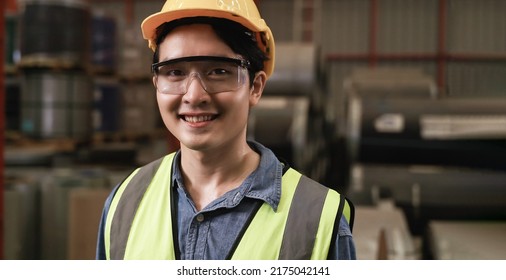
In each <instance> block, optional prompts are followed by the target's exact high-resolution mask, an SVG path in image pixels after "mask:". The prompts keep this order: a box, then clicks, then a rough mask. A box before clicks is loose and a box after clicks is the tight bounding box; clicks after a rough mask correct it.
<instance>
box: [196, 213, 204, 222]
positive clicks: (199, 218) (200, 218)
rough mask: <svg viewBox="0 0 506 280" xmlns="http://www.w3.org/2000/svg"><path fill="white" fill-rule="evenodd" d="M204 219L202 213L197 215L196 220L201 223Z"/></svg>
mask: <svg viewBox="0 0 506 280" xmlns="http://www.w3.org/2000/svg"><path fill="white" fill-rule="evenodd" d="M203 221H204V214H198V215H197V222H199V223H202V222H203Z"/></svg>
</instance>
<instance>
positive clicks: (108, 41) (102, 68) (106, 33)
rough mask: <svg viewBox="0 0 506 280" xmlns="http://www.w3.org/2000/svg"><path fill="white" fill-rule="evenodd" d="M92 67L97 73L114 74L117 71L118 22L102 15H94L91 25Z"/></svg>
mask: <svg viewBox="0 0 506 280" xmlns="http://www.w3.org/2000/svg"><path fill="white" fill-rule="evenodd" d="M91 31H92V32H91V34H92V36H91V37H92V38H91V44H92V46H91V51H92V55H91V64H92V65H91V66H92V68H93V71H94V72H95V73H99V74H102V73H114V71H115V70H116V20H115V19H114V18H113V17H109V16H107V15H104V14H102V13H94V14H93V17H92V25H91Z"/></svg>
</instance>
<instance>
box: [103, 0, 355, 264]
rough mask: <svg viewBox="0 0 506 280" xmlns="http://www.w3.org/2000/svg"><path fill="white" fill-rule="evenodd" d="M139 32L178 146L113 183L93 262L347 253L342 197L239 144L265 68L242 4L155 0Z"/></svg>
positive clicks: (270, 45) (260, 25) (255, 27)
mask: <svg viewBox="0 0 506 280" xmlns="http://www.w3.org/2000/svg"><path fill="white" fill-rule="evenodd" d="M141 28H142V31H143V35H144V38H145V39H147V40H148V41H149V46H150V47H151V48H152V49H153V50H154V56H153V57H154V59H153V65H152V71H153V84H154V86H155V88H156V94H157V100H158V107H159V110H160V113H161V116H162V119H163V121H164V123H165V125H166V126H167V128H168V129H169V131H170V132H171V133H172V134H173V135H174V136H175V137H176V138H177V139H178V140H179V141H180V147H181V148H180V150H179V151H177V152H176V153H174V154H170V155H167V156H165V157H163V158H161V159H159V160H157V161H154V162H152V163H150V164H148V165H146V166H144V167H141V168H139V169H137V170H135V171H134V172H133V173H132V174H131V175H130V176H129V177H128V178H126V179H125V180H124V181H123V182H122V183H120V184H119V185H118V187H116V188H115V189H114V191H113V192H112V193H111V195H110V197H109V198H108V200H107V201H106V205H105V207H104V212H103V217H102V221H101V226H100V232H99V240H98V246H97V258H98V259H355V258H356V256H355V248H354V244H353V239H352V235H351V229H350V224H352V223H353V221H352V219H353V212H352V208H350V206H351V204H348V202H347V201H346V200H345V199H344V197H343V196H340V195H339V194H338V193H337V192H335V191H333V190H330V189H328V188H326V187H323V186H322V185H320V184H318V183H317V182H315V181H313V180H311V179H309V178H307V177H305V176H303V175H301V174H300V173H299V172H297V171H295V170H294V169H292V168H290V167H289V166H288V164H286V163H283V162H281V161H280V160H278V159H277V158H276V156H275V155H274V154H273V153H272V151H271V150H269V149H268V148H266V147H264V146H262V145H261V144H260V143H256V142H249V141H247V139H246V130H247V123H248V114H249V110H250V109H251V107H253V106H255V105H256V104H257V103H258V102H259V100H260V97H261V96H262V92H263V89H264V86H265V84H266V81H267V79H268V77H269V76H270V75H271V74H272V71H273V69H274V47H275V45H274V38H273V36H272V33H271V31H270V29H269V27H268V26H267V25H266V24H265V22H264V20H263V19H261V18H260V15H259V13H258V10H257V7H256V6H255V4H254V2H253V0H226V1H225V0H223V1H202V0H167V2H166V3H165V5H164V6H163V8H162V10H161V11H160V12H159V13H155V14H153V15H151V16H149V17H147V18H146V19H145V20H144V21H143V23H142V25H141ZM343 213H344V214H343Z"/></svg>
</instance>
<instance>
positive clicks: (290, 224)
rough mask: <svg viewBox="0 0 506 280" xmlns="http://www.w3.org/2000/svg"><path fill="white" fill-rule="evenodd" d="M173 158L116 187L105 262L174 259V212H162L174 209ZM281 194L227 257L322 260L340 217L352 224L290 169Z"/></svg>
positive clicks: (327, 192) (335, 201)
mask: <svg viewBox="0 0 506 280" xmlns="http://www.w3.org/2000/svg"><path fill="white" fill-rule="evenodd" d="M174 155H175V154H174V153H173V154H170V155H167V156H165V157H163V158H161V159H159V160H157V161H154V162H152V163H150V164H148V165H146V166H144V167H141V168H138V169H136V170H135V171H134V172H132V174H130V176H128V177H127V178H126V179H125V181H124V182H123V183H122V184H121V185H120V187H119V188H118V190H117V192H116V194H115V196H114V198H113V200H112V202H111V205H110V208H109V212H108V214H107V219H106V224H105V249H106V257H107V259H136V260H140V259H149V260H155V259H164V260H174V259H176V254H175V250H174V238H177V232H173V230H174V227H173V226H172V223H173V222H174V221H173V219H174V215H173V214H174V213H171V211H170V210H167V211H160V210H161V209H172V207H171V203H173V197H172V190H171V189H172V188H171V187H169V186H171V175H172V163H173V159H174ZM281 194H282V195H281V200H280V203H279V205H278V209H277V211H276V212H275V211H274V210H273V209H272V208H271V207H270V206H269V204H267V203H263V204H262V205H261V206H260V208H259V210H258V211H257V213H256V214H255V216H254V217H253V219H252V220H251V223H250V224H249V226H248V227H247V229H246V231H245V232H244V234H243V236H242V238H241V239H240V240H239V241H238V243H237V246H236V248H235V250H234V251H233V252H232V254H231V256H230V258H231V259H237V260H239V259H242V260H274V259H320V260H322V259H326V258H327V255H328V251H329V248H330V246H331V243H332V242H335V240H334V239H333V237H334V238H335V235H336V234H337V228H338V226H339V220H340V218H341V215H345V218H346V219H347V221H348V223H349V224H350V228H352V226H353V216H354V213H353V207H352V204H351V203H349V202H348V201H347V200H346V199H345V198H344V197H343V196H341V195H340V194H339V193H337V192H336V191H334V190H331V189H328V188H326V187H324V186H322V185H320V184H318V183H317V182H315V181H313V180H311V179H309V178H308V177H306V176H304V175H302V174H300V173H299V172H297V171H295V170H294V169H292V168H289V169H288V170H287V171H286V172H285V173H284V174H283V177H282V190H281ZM176 222H177V221H176ZM176 241H177V240H176Z"/></svg>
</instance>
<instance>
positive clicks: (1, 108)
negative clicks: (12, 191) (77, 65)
mask: <svg viewBox="0 0 506 280" xmlns="http://www.w3.org/2000/svg"><path fill="white" fill-rule="evenodd" d="M6 9H7V5H6V2H5V1H2V4H0V34H1V36H0V73H1V74H0V259H1V260H3V259H4V230H5V228H4V220H5V219H4V189H5V186H4V184H5V180H4V170H5V162H4V145H5V141H4V138H5V81H4V79H5V74H4V62H5V57H4V55H5V40H6V39H5V35H6V34H5V12H6Z"/></svg>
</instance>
